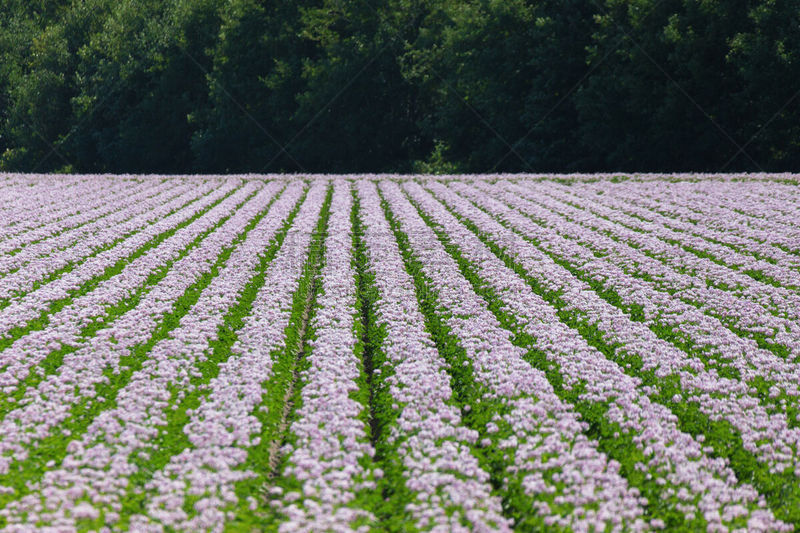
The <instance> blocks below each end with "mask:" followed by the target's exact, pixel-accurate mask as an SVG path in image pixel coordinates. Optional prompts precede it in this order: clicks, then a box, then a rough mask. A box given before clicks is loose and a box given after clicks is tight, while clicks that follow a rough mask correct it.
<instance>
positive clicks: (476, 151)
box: [0, 0, 800, 173]
mask: <svg viewBox="0 0 800 533" xmlns="http://www.w3.org/2000/svg"><path fill="white" fill-rule="evenodd" d="M0 54H2V57H1V58H0V170H22V171H37V172H44V171H56V172H70V171H81V172H166V173H181V172H203V173H209V172H277V171H287V172H295V171H303V172H306V171H308V172H311V171H315V172H378V171H386V172H389V171H391V172H492V171H498V172H499V171H509V172H515V171H536V172H538V171H601V170H631V171H635V170H646V171H684V170H692V171H733V170H744V171H753V170H792V169H794V170H796V169H798V167H800V93H799V92H798V91H799V90H800V0H729V1H725V2H722V1H718V0H597V1H585V0H558V1H556V0H528V1H525V0H461V1H456V0H383V1H377V0H349V1H347V0H292V1H286V0H272V1H269V2H266V1H256V0H223V1H217V0H171V1H166V2H165V1H154V0H5V1H4V2H3V3H2V6H0Z"/></svg>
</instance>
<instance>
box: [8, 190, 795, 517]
mask: <svg viewBox="0 0 800 533" xmlns="http://www.w3.org/2000/svg"><path fill="white" fill-rule="evenodd" d="M0 198H1V199H2V200H3V202H2V205H0V526H1V527H2V528H3V529H4V530H7V531H30V530H31V529H37V530H52V531H72V530H81V531H86V530H91V531H101V530H103V531H124V530H131V531H154V532H155V531H226V530H232V531H250V530H276V531H282V532H291V531H327V530H331V531H347V530H352V531H531V530H553V531H649V530H669V531H687V530H692V531H694V530H696V531H703V530H705V531H734V530H739V531H743V530H747V531H792V530H794V529H795V528H797V527H800V510H799V509H800V488H798V487H800V458H799V457H798V454H799V453H800V398H799V396H800V388H798V383H800V366H798V363H799V362H800V311H798V309H800V240H799V239H800V222H798V219H797V217H796V214H797V213H798V209H800V188H798V186H797V182H796V180H793V179H791V176H788V177H787V176H778V177H774V178H773V177H770V176H761V175H754V176H750V177H748V176H727V177H726V176H705V175H702V176H701V175H681V176H677V175H676V176H668V177H658V176H652V175H645V176H632V177H620V176H600V175H595V176H589V175H585V176H572V177H567V176H549V177H548V176H545V177H538V176H465V177H461V178H459V177H452V176H450V177H439V178H425V179H423V178H413V177H402V176H346V175H344V176H333V175H331V176H318V177H302V176H295V177H288V176H234V177H221V176H193V177H169V178H164V177H153V176H76V177H56V176H26V175H8V176H0Z"/></svg>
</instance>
